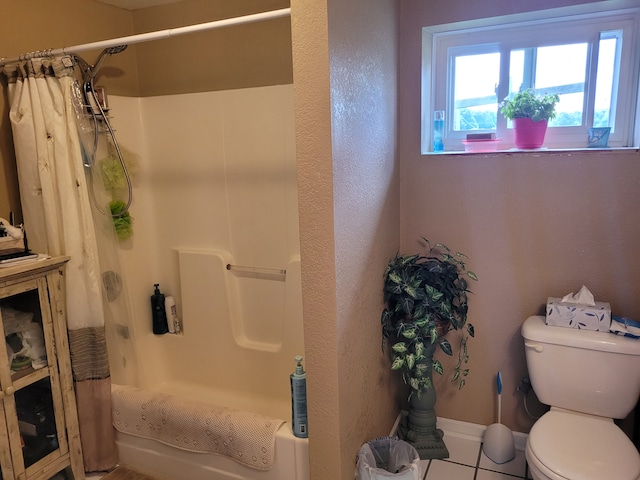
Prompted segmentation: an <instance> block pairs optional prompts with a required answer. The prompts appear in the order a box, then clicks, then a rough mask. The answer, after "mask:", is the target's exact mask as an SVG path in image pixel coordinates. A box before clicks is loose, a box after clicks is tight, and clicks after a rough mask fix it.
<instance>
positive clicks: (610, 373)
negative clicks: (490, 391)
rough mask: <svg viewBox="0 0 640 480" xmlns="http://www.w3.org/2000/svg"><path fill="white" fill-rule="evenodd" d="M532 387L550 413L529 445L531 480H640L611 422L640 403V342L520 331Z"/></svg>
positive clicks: (536, 328)
mask: <svg viewBox="0 0 640 480" xmlns="http://www.w3.org/2000/svg"><path fill="white" fill-rule="evenodd" d="M522 336H523V338H524V345H525V352H526V358H527V366H528V369H529V377H530V379H531V385H532V386H533V390H534V391H535V393H536V395H537V397H538V399H539V400H540V401H541V402H542V403H545V404H547V405H549V406H550V407H551V410H550V411H549V412H547V413H545V414H544V415H543V416H542V417H540V418H539V419H538V420H537V421H536V422H535V424H534V425H533V427H532V428H531V432H530V433H529V436H528V438H527V446H526V450H525V455H526V458H527V463H528V465H529V471H530V473H531V476H532V477H533V478H534V480H609V479H611V480H639V479H640V454H639V453H638V450H637V449H636V447H635V446H634V445H633V443H632V442H631V440H629V438H628V437H627V436H626V435H625V433H624V432H623V431H622V430H620V428H618V426H617V425H616V424H615V423H614V422H613V419H614V418H618V419H620V418H625V417H626V416H627V415H628V414H629V413H630V412H631V411H632V410H633V409H634V408H635V406H636V403H637V401H638V398H639V397H640V340H639V339H633V338H626V337H622V336H617V335H614V334H612V333H608V332H596V331H590V330H579V329H575V328H566V327H556V326H549V325H546V324H545V317H542V316H534V317H529V318H528V319H527V320H526V321H525V322H524V324H523V325H522Z"/></svg>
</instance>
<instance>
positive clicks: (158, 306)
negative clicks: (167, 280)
mask: <svg viewBox="0 0 640 480" xmlns="http://www.w3.org/2000/svg"><path fill="white" fill-rule="evenodd" d="M153 286H154V287H155V291H154V292H153V295H151V318H152V320H153V333H155V334H156V335H162V334H163V333H167V332H168V331H169V328H168V326H167V312H166V311H165V309H164V294H163V293H160V288H158V287H159V286H160V284H158V283H156V284H154V285H153Z"/></svg>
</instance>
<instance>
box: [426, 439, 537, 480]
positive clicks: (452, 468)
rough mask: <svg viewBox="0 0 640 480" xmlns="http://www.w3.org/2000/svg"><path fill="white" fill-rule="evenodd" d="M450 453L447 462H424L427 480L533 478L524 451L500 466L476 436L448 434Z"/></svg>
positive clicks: (508, 479) (513, 479)
mask: <svg viewBox="0 0 640 480" xmlns="http://www.w3.org/2000/svg"><path fill="white" fill-rule="evenodd" d="M444 441H445V444H446V445H447V449H448V450H449V458H448V459H446V460H422V461H421V462H420V464H421V467H422V474H423V475H424V477H421V478H423V479H424V480H517V479H530V478H531V476H530V475H529V474H528V470H527V463H526V461H525V456H524V451H523V450H516V456H515V458H514V459H513V460H511V461H510V462H507V463H504V464H502V465H498V464H496V463H493V462H492V461H491V460H489V458H488V457H487V456H486V455H485V454H484V453H483V452H482V443H481V441H479V440H478V439H475V438H474V437H471V436H467V435H463V434H457V433H445V436H444Z"/></svg>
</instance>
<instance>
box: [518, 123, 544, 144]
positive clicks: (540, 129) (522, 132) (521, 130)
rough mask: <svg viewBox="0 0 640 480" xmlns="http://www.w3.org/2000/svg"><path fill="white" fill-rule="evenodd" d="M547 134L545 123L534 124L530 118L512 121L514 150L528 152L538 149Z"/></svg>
mask: <svg viewBox="0 0 640 480" xmlns="http://www.w3.org/2000/svg"><path fill="white" fill-rule="evenodd" d="M546 132H547V121H546V120H540V121H539V122H534V121H533V120H531V119H530V118H514V119H513V137H514V143H515V144H516V148H521V149H523V150H530V149H533V148H540V147H541V146H542V144H543V143H544V135H545V133H546Z"/></svg>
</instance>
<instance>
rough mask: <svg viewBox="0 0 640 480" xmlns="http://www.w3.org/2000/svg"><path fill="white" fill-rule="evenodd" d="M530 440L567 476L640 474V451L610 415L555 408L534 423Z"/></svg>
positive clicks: (619, 479)
mask: <svg viewBox="0 0 640 480" xmlns="http://www.w3.org/2000/svg"><path fill="white" fill-rule="evenodd" d="M528 444H529V448H530V449H531V451H532V453H533V454H534V455H535V456H536V457H537V458H538V460H539V461H540V462H541V463H543V464H544V466H545V467H547V468H548V469H549V470H551V471H553V472H555V473H557V474H558V475H560V476H561V477H564V478H568V479H580V480H602V479H605V478H611V479H616V480H637V479H638V477H640V454H638V451H637V450H636V447H635V446H634V445H633V443H631V440H629V438H627V436H626V435H625V434H624V432H622V430H620V429H619V428H618V427H617V426H616V425H615V424H614V423H613V422H612V421H611V420H609V419H604V418H598V417H591V416H588V415H581V414H575V413H569V412H563V411H557V410H552V411H550V412H548V413H546V414H545V415H543V416H542V417H541V418H540V419H539V420H538V421H537V422H536V423H535V424H534V425H533V427H532V428H531V432H530V433H529V439H528Z"/></svg>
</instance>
